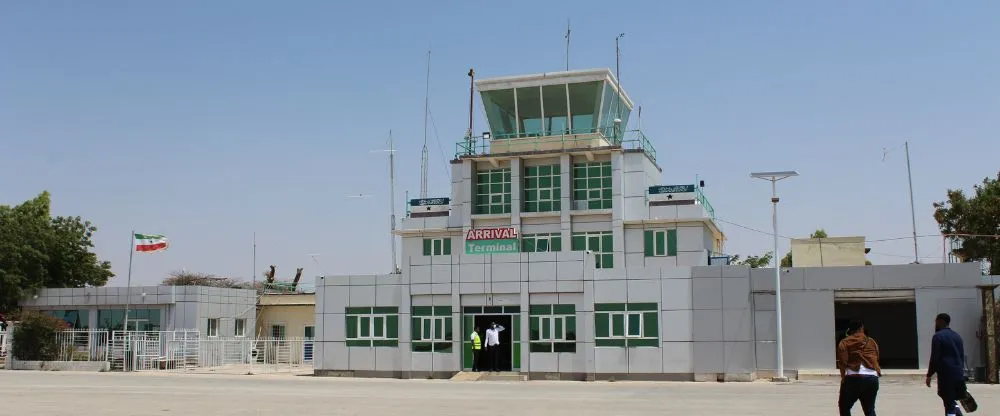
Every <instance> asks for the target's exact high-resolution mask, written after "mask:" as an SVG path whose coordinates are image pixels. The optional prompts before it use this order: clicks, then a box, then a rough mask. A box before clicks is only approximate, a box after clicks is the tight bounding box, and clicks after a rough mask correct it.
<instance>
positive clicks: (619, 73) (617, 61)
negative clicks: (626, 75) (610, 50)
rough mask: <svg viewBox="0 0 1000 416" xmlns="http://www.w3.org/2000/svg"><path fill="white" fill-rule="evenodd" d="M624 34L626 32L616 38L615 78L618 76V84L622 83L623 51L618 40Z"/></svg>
mask: <svg viewBox="0 0 1000 416" xmlns="http://www.w3.org/2000/svg"><path fill="white" fill-rule="evenodd" d="M624 36H625V33H620V34H618V37H616V38H615V78H617V81H618V85H622V52H621V49H620V48H619V47H618V40H619V39H621V38H622V37H624Z"/></svg>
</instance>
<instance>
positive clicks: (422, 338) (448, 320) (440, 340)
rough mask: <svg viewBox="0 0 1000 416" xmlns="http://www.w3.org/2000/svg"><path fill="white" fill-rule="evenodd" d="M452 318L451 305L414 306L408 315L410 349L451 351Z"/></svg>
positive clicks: (452, 335)
mask: <svg viewBox="0 0 1000 416" xmlns="http://www.w3.org/2000/svg"><path fill="white" fill-rule="evenodd" d="M453 323H454V318H453V317H452V314H451V306H448V305H445V306H441V305H438V306H414V307H412V311H411V316H410V335H411V336H410V338H411V340H412V342H411V343H410V349H411V350H412V351H414V352H451V351H452V341H454V339H455V336H454V333H453V332H454V331H453Z"/></svg>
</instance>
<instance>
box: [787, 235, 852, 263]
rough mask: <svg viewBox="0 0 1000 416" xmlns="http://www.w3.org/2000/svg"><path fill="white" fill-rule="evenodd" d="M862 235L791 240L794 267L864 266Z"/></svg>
mask: <svg viewBox="0 0 1000 416" xmlns="http://www.w3.org/2000/svg"><path fill="white" fill-rule="evenodd" d="M865 260H866V259H865V238H864V237H831V238H802V239H793V240H792V265H793V266H795V267H831V266H864V265H865Z"/></svg>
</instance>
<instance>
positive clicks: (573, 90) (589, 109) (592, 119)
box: [568, 81, 603, 134]
mask: <svg viewBox="0 0 1000 416" xmlns="http://www.w3.org/2000/svg"><path fill="white" fill-rule="evenodd" d="M602 85H603V83H602V82H600V81H594V82H583V83H578V84H569V86H568V87H569V112H570V114H572V123H571V124H570V127H571V128H572V132H573V133H574V134H586V133H593V132H595V131H597V121H598V114H600V112H601V93H602V90H601V87H602Z"/></svg>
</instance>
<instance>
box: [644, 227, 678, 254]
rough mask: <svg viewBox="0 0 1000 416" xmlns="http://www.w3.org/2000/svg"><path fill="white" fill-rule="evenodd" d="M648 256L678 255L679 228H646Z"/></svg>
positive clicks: (645, 238) (645, 239)
mask: <svg viewBox="0 0 1000 416" xmlns="http://www.w3.org/2000/svg"><path fill="white" fill-rule="evenodd" d="M643 240H644V245H645V252H646V257H662V256H676V255H677V230H676V229H673V230H646V231H645V232H643Z"/></svg>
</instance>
